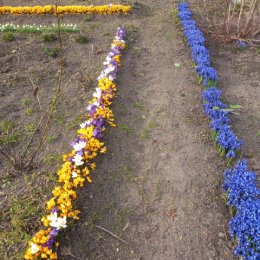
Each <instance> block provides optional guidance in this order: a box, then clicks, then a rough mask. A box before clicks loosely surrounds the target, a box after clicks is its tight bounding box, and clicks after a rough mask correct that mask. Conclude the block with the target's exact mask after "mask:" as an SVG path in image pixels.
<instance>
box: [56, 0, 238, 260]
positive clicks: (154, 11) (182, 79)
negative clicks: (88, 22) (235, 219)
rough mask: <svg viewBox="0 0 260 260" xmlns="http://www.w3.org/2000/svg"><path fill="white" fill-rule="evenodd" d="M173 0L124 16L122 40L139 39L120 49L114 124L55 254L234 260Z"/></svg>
mask: <svg viewBox="0 0 260 260" xmlns="http://www.w3.org/2000/svg"><path fill="white" fill-rule="evenodd" d="M174 2H175V1H170V0H168V1H164V3H163V4H162V1H148V0H147V1H145V3H146V4H147V5H149V7H150V8H151V15H149V16H147V17H144V18H141V19H133V21H132V22H133V24H134V27H132V29H131V30H132V34H130V42H131V37H133V34H138V39H137V41H135V42H132V43H131V44H130V46H129V47H128V50H127V51H126V52H125V53H124V55H123V69H122V71H121V73H120V77H119V80H118V87H119V96H118V98H117V100H116V101H115V106H114V111H115V115H116V118H117V124H118V127H117V128H116V129H113V130H111V131H110V133H108V135H107V143H108V149H109V152H108V153H107V155H105V156H104V157H103V158H101V159H100V161H99V163H98V168H97V170H96V173H95V175H94V176H93V177H94V180H95V183H94V185H92V186H91V187H90V188H89V189H85V191H83V192H82V193H81V198H80V201H79V204H80V208H81V210H82V216H81V223H80V224H77V225H76V226H75V227H74V228H72V229H71V230H70V231H69V232H66V235H65V237H64V241H63V243H62V244H63V246H62V247H61V252H60V255H61V258H60V259H62V260H68V259H78V260H79V259H82V260H83V259H84V260H85V259H99V260H103V259H104V260H105V259H111V260H112V259H113V260H114V259H121V260H126V259H140V260H141V259H142V260H152V259H154V260H160V259H161V260H170V259H176V260H184V259H189V260H197V259H198V260H213V259H216V260H221V259H233V257H232V253H231V250H230V249H229V248H230V245H229V244H228V242H227V237H226V233H225V231H226V224H227V212H226V209H225V206H224V201H223V199H222V198H221V197H220V196H221V190H220V183H221V180H222V173H223V169H224V163H223V162H222V161H221V160H219V159H218V155H217V152H216V150H215V149H214V147H213V145H212V143H211V142H210V141H209V137H208V136H209V131H208V126H207V122H206V120H205V118H204V117H203V112H202V109H201V100H200V93H201V87H200V86H199V84H198V83H197V82H196V77H195V74H194V73H193V69H192V63H191V61H190V56H189V53H188V48H187V46H185V45H184V44H183V41H182V37H181V35H180V34H179V29H178V28H177V25H176V23H174V20H173V17H172V10H173V7H174ZM175 63H180V64H181V66H180V67H179V68H177V67H176V66H175V65H174V64H175ZM96 226H100V227H103V228H106V229H107V230H109V231H110V232H112V233H114V234H117V235H118V236H120V237H122V238H123V239H124V240H126V241H127V242H128V244H129V245H125V244H123V243H121V242H120V241H119V240H118V239H116V238H114V237H112V236H111V235H109V234H108V233H106V232H103V231H102V230H101V229H99V228H97V227H96Z"/></svg>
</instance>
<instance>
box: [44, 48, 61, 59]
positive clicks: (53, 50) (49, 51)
mask: <svg viewBox="0 0 260 260" xmlns="http://www.w3.org/2000/svg"><path fill="white" fill-rule="evenodd" d="M43 51H44V53H45V54H46V55H47V56H49V57H51V58H57V57H58V54H59V48H44V49H43Z"/></svg>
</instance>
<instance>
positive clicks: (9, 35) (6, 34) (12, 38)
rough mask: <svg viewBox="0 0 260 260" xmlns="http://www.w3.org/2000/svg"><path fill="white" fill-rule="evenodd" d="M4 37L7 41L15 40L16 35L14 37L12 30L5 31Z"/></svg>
mask: <svg viewBox="0 0 260 260" xmlns="http://www.w3.org/2000/svg"><path fill="white" fill-rule="evenodd" d="M2 39H3V40H4V41H5V42H12V41H14V40H15V37H14V34H13V33H11V32H6V33H4V35H3V37H2Z"/></svg>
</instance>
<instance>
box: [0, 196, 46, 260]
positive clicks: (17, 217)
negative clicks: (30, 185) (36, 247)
mask: <svg viewBox="0 0 260 260" xmlns="http://www.w3.org/2000/svg"><path fill="white" fill-rule="evenodd" d="M39 205H41V199H40V197H37V196H30V197H14V198H12V200H11V202H10V204H9V206H8V207H5V208H4V209H3V210H2V211H1V212H0V221H1V222H2V223H3V221H5V222H6V220H8V226H7V227H6V226H5V227H2V228H1V232H0V255H1V254H3V255H4V253H5V252H8V251H10V249H12V252H14V254H13V256H16V257H18V256H21V254H22V253H23V252H21V251H22V250H20V249H19V248H21V247H19V246H18V245H22V244H26V243H27V242H28V241H29V239H30V233H34V232H35V231H36V230H37V226H38V225H39V223H38V222H37V219H38V218H39V215H41V212H42V210H41V208H40V206H39ZM17 259H22V258H17Z"/></svg>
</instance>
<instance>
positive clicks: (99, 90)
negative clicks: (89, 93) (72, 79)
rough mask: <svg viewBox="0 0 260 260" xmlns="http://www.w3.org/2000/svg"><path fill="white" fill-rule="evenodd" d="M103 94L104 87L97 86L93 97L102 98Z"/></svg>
mask: <svg viewBox="0 0 260 260" xmlns="http://www.w3.org/2000/svg"><path fill="white" fill-rule="evenodd" d="M101 95H102V89H100V88H96V92H94V94H93V97H95V98H101Z"/></svg>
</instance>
